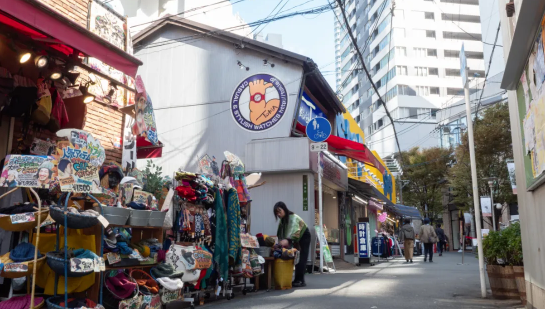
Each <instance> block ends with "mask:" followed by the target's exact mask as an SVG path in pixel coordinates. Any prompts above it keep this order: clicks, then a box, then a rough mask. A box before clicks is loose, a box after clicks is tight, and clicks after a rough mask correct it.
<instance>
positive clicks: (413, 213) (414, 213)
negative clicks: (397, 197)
mask: <svg viewBox="0 0 545 309" xmlns="http://www.w3.org/2000/svg"><path fill="white" fill-rule="evenodd" d="M390 211H392V212H394V213H395V214H396V215H398V216H403V217H406V218H412V219H422V216H421V215H420V211H419V210H418V209H417V208H416V207H412V206H405V205H401V204H395V205H393V206H390Z"/></svg>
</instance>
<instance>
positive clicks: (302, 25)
mask: <svg viewBox="0 0 545 309" xmlns="http://www.w3.org/2000/svg"><path fill="white" fill-rule="evenodd" d="M286 1H287V4H286ZM330 1H334V0H330ZM232 2H234V1H233V0H232ZM279 2H281V4H280V5H279V6H278V7H277V8H276V10H275V13H276V12H277V11H278V9H279V8H280V7H282V6H283V5H284V4H286V5H285V6H284V8H283V9H282V11H286V12H283V13H280V14H279V15H283V14H286V13H291V12H296V11H305V10H308V9H311V8H315V7H318V6H322V5H325V4H327V0H310V1H309V0H245V1H242V2H240V3H236V4H234V5H233V13H239V15H240V17H242V18H243V19H244V21H246V22H247V23H250V22H254V21H257V20H260V19H263V18H266V17H267V16H269V14H270V13H271V12H272V10H273V8H274V7H275V6H276V5H277V4H278V3H279ZM298 5H301V6H298ZM295 6H297V7H296V8H294V9H292V10H290V8H292V7H295ZM334 18H335V15H334V14H333V12H332V11H326V12H325V13H322V14H320V15H305V16H295V17H290V18H286V19H282V20H278V21H274V22H271V23H268V24H267V26H266V27H264V26H265V25H262V26H261V27H259V29H258V30H257V31H256V32H255V33H257V32H259V31H261V29H263V30H262V31H261V34H262V35H263V37H266V36H267V34H268V33H278V34H281V35H282V44H283V45H284V48H285V49H287V50H289V51H292V52H295V53H298V54H301V55H304V56H306V57H309V58H312V60H314V62H316V63H317V64H318V67H319V68H320V70H321V71H322V74H323V75H324V76H325V78H326V79H327V81H328V82H329V84H330V85H331V87H332V88H333V89H334V90H335V72H334V71H335V63H334V61H335V37H334V25H333V22H334ZM263 27H264V28H263Z"/></svg>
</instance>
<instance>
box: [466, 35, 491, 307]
mask: <svg viewBox="0 0 545 309" xmlns="http://www.w3.org/2000/svg"><path fill="white" fill-rule="evenodd" d="M467 71H468V68H467V59H466V55H465V51H464V45H463V44H462V50H461V51H460V75H462V82H463V85H464V97H465V101H466V116H467V136H468V139H469V157H470V161H471V186H472V187H473V207H474V209H475V225H476V231H475V232H476V234H477V246H478V247H477V249H478V253H479V275H480V279H481V297H482V298H486V278H485V275H484V255H483V239H482V235H481V212H480V210H479V208H478V207H479V188H478V183H477V163H476V160H475V141H474V139H473V118H472V115H471V114H472V113H471V104H470V102H469V85H468V82H467V80H468V78H467Z"/></svg>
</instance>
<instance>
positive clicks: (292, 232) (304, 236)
mask: <svg viewBox="0 0 545 309" xmlns="http://www.w3.org/2000/svg"><path fill="white" fill-rule="evenodd" d="M273 211H274V216H275V217H276V220H278V219H280V223H279V224H278V231H277V234H276V236H278V240H283V239H287V240H289V241H290V243H293V244H298V245H299V251H300V255H299V263H298V264H297V265H296V266H295V280H294V281H293V283H292V286H293V287H304V286H306V284H305V271H306V268H307V259H308V253H309V251H310V231H309V230H308V227H307V225H306V223H305V221H303V219H301V217H299V216H298V215H296V214H294V213H293V212H292V211H290V210H289V209H288V207H287V206H286V204H284V202H278V203H276V204H275V205H274V209H273Z"/></svg>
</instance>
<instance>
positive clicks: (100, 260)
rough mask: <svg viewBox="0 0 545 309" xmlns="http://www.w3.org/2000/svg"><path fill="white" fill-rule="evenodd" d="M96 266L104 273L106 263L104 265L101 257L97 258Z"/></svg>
mask: <svg viewBox="0 0 545 309" xmlns="http://www.w3.org/2000/svg"><path fill="white" fill-rule="evenodd" d="M98 266H99V269H100V271H106V263H104V258H103V257H101V256H99V257H98Z"/></svg>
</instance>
